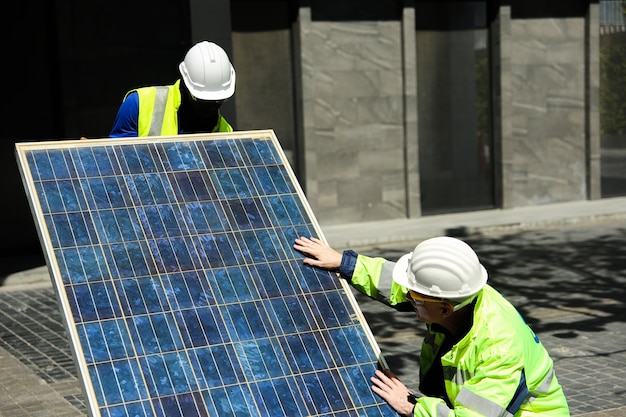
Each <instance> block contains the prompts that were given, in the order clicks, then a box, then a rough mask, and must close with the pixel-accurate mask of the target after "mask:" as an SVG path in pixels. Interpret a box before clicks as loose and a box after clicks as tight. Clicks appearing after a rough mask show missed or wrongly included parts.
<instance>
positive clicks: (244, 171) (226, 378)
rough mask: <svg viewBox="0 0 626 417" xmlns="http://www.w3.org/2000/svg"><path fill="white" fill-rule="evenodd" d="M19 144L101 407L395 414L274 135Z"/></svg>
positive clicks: (91, 390) (85, 370) (95, 409)
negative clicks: (319, 263)
mask: <svg viewBox="0 0 626 417" xmlns="http://www.w3.org/2000/svg"><path fill="white" fill-rule="evenodd" d="M16 152H17V158H18V161H19V166H20V169H21V173H22V178H23V180H24V186H25V189H26V193H27V195H28V197H29V201H30V203H31V208H32V211H33V217H34V219H35V223H36V225H37V229H38V231H39V234H40V239H41V242H42V246H43V248H44V253H45V256H46V258H47V262H48V266H49V269H50V272H51V276H52V280H53V284H54V287H55V289H56V292H57V295H58V299H59V304H60V308H61V312H62V314H63V317H64V320H65V322H66V326H67V329H68V334H69V337H70V340H71V345H72V350H73V354H74V356H75V360H76V363H77V369H78V373H79V376H80V378H81V381H82V384H83V388H84V392H85V396H86V398H87V403H88V408H89V411H90V413H91V415H94V416H106V417H114V416H133V417H134V416H155V417H156V416H167V417H172V416H185V417H188V416H229V415H232V416H234V415H236V416H244V415H250V416H271V417H276V416H290V417H291V416H322V415H324V416H395V415H396V413H395V412H394V411H393V409H391V408H390V407H389V406H388V405H387V404H386V403H385V402H384V401H383V400H382V399H381V398H380V397H378V396H376V395H375V394H373V393H372V391H371V389H370V381H369V378H370V377H371V376H372V375H373V374H374V371H375V369H376V368H377V366H378V363H379V361H382V358H381V357H380V354H379V350H378V347H377V345H376V343H375V341H374V340H373V337H372V335H371V333H370V330H369V328H368V326H367V324H366V323H365V321H364V319H363V317H362V314H361V312H360V310H359V309H358V306H357V304H356V302H355V300H354V297H353V295H352V293H351V292H350V290H349V288H348V287H347V286H346V284H345V282H343V280H339V279H337V277H336V275H335V274H333V273H330V272H325V271H321V270H318V269H314V268H311V267H309V266H306V265H304V264H303V263H302V259H301V258H302V255H301V254H300V253H298V252H296V251H295V250H294V249H293V247H292V245H293V243H294V239H295V238H296V237H298V236H322V232H321V230H320V228H319V225H318V224H317V222H316V220H315V218H314V216H313V214H312V211H311V209H310V207H309V205H308V203H307V201H306V198H305V196H304V194H303V192H302V190H301V189H300V187H299V185H298V183H297V181H296V179H295V176H294V174H293V172H292V171H291V168H290V167H289V164H288V162H287V161H286V158H285V156H284V153H283V151H282V149H281V148H280V145H279V142H278V140H277V138H276V137H275V135H274V132H273V131H272V130H259V131H248V132H235V133H229V134H205V135H188V136H176V137H158V138H141V139H137V138H133V139H98V140H88V141H84V140H83V141H55V142H36V143H18V144H16Z"/></svg>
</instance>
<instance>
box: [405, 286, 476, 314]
mask: <svg viewBox="0 0 626 417" xmlns="http://www.w3.org/2000/svg"><path fill="white" fill-rule="evenodd" d="M475 298H476V295H474V296H472V297H469V298H468V299H467V300H465V301H463V302H462V303H458V304H457V303H454V302H453V301H450V300H446V299H444V298H437V297H429V296H427V295H422V294H420V293H417V292H415V291H413V290H409V291H407V293H406V299H407V300H409V301H410V302H411V304H413V305H421V304H423V303H448V304H450V306H452V310H453V311H458V310H460V309H461V308H463V307H465V306H466V305H468V304H470V303H471V302H472V301H474V299H475Z"/></svg>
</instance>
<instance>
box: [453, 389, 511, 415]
mask: <svg viewBox="0 0 626 417" xmlns="http://www.w3.org/2000/svg"><path fill="white" fill-rule="evenodd" d="M455 401H456V402H458V403H459V404H463V405H464V406H465V407H467V408H471V409H472V410H474V411H477V412H479V413H480V414H482V415H484V416H485V417H505V416H510V415H511V414H510V413H509V412H508V411H506V409H505V408H504V407H502V406H500V405H498V404H496V403H494V402H493V401H490V400H488V399H486V398H485V397H481V396H480V395H478V394H476V393H474V392H472V391H470V390H468V389H467V388H462V389H461V392H459V395H457V396H456V399H455Z"/></svg>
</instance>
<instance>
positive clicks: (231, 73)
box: [109, 41, 235, 138]
mask: <svg viewBox="0 0 626 417" xmlns="http://www.w3.org/2000/svg"><path fill="white" fill-rule="evenodd" d="M178 69H179V70H180V74H181V76H182V80H183V82H182V83H181V80H180V79H179V80H177V81H176V82H175V83H174V84H173V85H166V86H157V87H143V88H138V89H135V90H131V91H129V92H128V93H127V94H126V96H125V97H124V101H123V102H122V104H121V106H120V108H119V110H118V112H117V117H116V118H115V122H114V124H113V128H112V129H111V133H110V135H109V136H110V137H112V138H119V137H136V136H173V135H178V134H183V133H207V132H232V131H233V128H232V127H231V125H230V124H229V123H228V122H227V121H226V119H224V118H223V117H222V115H221V114H220V111H219V109H220V106H221V105H222V103H224V101H225V100H227V99H228V98H230V97H231V96H232V95H233V94H234V92H235V69H234V68H233V66H232V65H231V63H230V60H229V59H228V55H226V52H224V50H223V49H222V48H221V47H219V46H218V45H216V44H215V43H212V42H207V41H202V42H199V43H197V44H195V45H194V46H193V47H191V49H189V51H188V52H187V54H186V55H185V59H184V60H183V62H181V63H180V65H179V66H178Z"/></svg>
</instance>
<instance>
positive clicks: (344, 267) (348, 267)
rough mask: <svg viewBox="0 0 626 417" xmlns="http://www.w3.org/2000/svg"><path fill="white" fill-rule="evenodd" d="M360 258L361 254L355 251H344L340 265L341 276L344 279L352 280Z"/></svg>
mask: <svg viewBox="0 0 626 417" xmlns="http://www.w3.org/2000/svg"><path fill="white" fill-rule="evenodd" d="M358 256H359V254H358V253H356V252H355V251H353V250H345V251H343V256H342V257H341V265H339V275H341V276H342V277H344V278H348V279H351V278H352V274H353V273H354V268H355V267H356V259H357V257H358Z"/></svg>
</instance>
